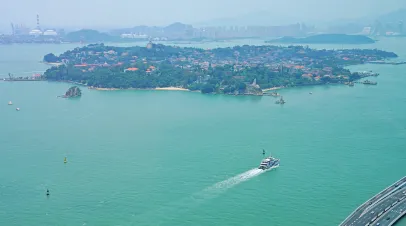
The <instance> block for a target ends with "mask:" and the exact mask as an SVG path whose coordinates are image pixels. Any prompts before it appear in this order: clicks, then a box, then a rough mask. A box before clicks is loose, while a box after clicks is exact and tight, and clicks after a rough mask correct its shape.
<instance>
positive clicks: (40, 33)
mask: <svg viewBox="0 0 406 226" xmlns="http://www.w3.org/2000/svg"><path fill="white" fill-rule="evenodd" d="M28 34H29V35H34V36H39V35H42V34H43V33H42V31H41V30H39V29H33V30H31V31H30V32H29V33H28Z"/></svg>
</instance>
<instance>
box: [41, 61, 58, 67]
mask: <svg viewBox="0 0 406 226" xmlns="http://www.w3.org/2000/svg"><path fill="white" fill-rule="evenodd" d="M42 63H44V64H48V65H51V66H59V65H62V64H63V63H48V62H42Z"/></svg>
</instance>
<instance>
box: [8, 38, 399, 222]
mask: <svg viewBox="0 0 406 226" xmlns="http://www.w3.org/2000/svg"><path fill="white" fill-rule="evenodd" d="M404 43H406V39H405V38H386V39H384V38H382V39H380V40H379V41H378V42H377V43H375V44H367V45H310V47H312V48H318V49H323V48H325V49H342V48H378V49H382V50H387V51H394V52H396V53H397V54H398V55H399V59H397V60H399V61H400V60H406V45H404ZM145 44H146V43H135V44H134V43H132V44H121V45H123V46H130V45H145ZM172 44H173V45H180V46H195V47H200V48H215V47H226V46H234V45H243V44H251V45H262V44H264V43H263V40H231V41H227V42H212V43H198V44H197V43H172ZM77 46H78V45H76V44H60V45H51V44H46V45H41V44H20V45H0V77H7V76H8V73H12V74H14V75H16V76H17V75H18V76H27V75H31V74H34V73H43V72H44V70H46V69H47V68H48V67H49V66H48V65H45V64H43V63H41V62H40V61H41V60H42V57H43V56H44V55H45V54H47V53H51V52H52V53H57V54H59V53H62V52H64V51H66V50H69V49H73V48H75V47H77ZM349 69H351V70H352V71H369V70H372V71H374V72H377V73H379V74H380V75H379V76H378V77H376V78H375V77H374V78H371V80H373V81H377V82H378V85H377V86H365V85H362V84H356V85H355V87H348V86H344V85H326V86H313V87H302V88H289V89H282V90H279V91H278V92H280V93H281V94H282V95H283V97H284V99H285V100H286V102H287V103H286V104H285V105H283V106H281V105H277V104H275V100H276V99H274V98H273V97H269V96H263V97H256V96H237V97H236V96H224V95H203V94H200V93H195V92H184V91H147V90H145V91H140V90H128V91H97V90H89V89H87V88H85V87H83V88H82V93H83V96H82V97H81V98H78V99H62V98H57V96H58V95H61V94H63V93H64V92H65V91H66V90H67V89H68V88H69V87H70V86H71V84H67V83H56V82H4V81H0V225H4V226H21V225H24V226H29V225H35V226H37V225H41V226H42V225H44V226H48V225H49V226H51V225H52V226H55V225H57V226H59V225H60V226H65V225H66V226H76V225H77V226H83V225H88V226H93V225H94V226H96V225H97V226H104V225H106V226H110V225H111V226H127V225H134V226H140V225H147V226H149V225H170V226H172V225H173V226H186V225H222V226H226V225H233V226H238V225H241V226H246V225H272V226H278V225H281V226H298V225H300V226H318V225H320V226H329V225H339V224H340V223H341V222H342V221H343V220H344V219H345V218H346V217H347V216H348V215H349V214H350V213H351V212H352V211H353V210H354V209H355V208H356V207H358V206H359V205H360V204H362V203H363V202H364V201H366V200H367V199H369V198H370V197H371V196H373V195H374V194H376V193H378V192H379V191H381V190H383V189H384V188H385V187H387V186H388V185H390V184H392V183H393V182H395V181H396V180H398V179H400V178H401V177H403V176H405V175H406V65H397V66H394V65H371V64H366V65H358V66H351V67H349ZM310 92H312V95H310V94H309V93H310ZM9 101H12V102H13V105H11V106H9V105H8V102H9ZM17 107H18V108H20V109H21V110H20V111H16V108H17ZM262 149H265V151H266V155H269V154H272V155H273V156H275V157H278V158H280V159H281V164H280V166H279V167H278V168H276V169H273V170H271V171H267V172H262V171H259V170H258V169H256V168H257V167H258V165H259V163H260V161H261V160H262V158H263V155H262ZM65 157H66V159H67V163H64V158H65ZM47 189H48V190H49V192H50V195H49V196H46V191H47ZM398 225H403V226H404V225H406V220H403V221H401V222H400V223H399V224H398Z"/></svg>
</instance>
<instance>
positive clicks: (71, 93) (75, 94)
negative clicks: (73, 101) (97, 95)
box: [62, 86, 82, 98]
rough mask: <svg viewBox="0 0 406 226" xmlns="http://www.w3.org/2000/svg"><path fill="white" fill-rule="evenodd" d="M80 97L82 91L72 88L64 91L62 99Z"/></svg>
mask: <svg viewBox="0 0 406 226" xmlns="http://www.w3.org/2000/svg"><path fill="white" fill-rule="evenodd" d="M80 96H82V91H81V90H80V88H79V87H77V86H72V87H70V88H69V89H68V91H66V93H65V95H63V96H62V97H63V98H71V97H80Z"/></svg>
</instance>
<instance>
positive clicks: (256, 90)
mask: <svg viewBox="0 0 406 226" xmlns="http://www.w3.org/2000/svg"><path fill="white" fill-rule="evenodd" d="M244 95H254V96H262V95H264V93H263V92H262V89H261V88H260V87H259V86H258V85H247V88H245V92H244Z"/></svg>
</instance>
